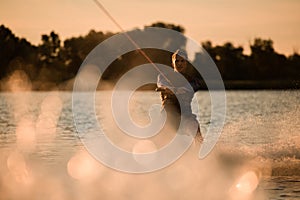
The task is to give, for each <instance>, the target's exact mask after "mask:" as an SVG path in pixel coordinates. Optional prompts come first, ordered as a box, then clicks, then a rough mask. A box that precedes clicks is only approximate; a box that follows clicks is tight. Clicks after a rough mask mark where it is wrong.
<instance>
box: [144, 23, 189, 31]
mask: <svg viewBox="0 0 300 200" xmlns="http://www.w3.org/2000/svg"><path fill="white" fill-rule="evenodd" d="M145 27H159V28H167V29H171V30H174V31H178V32H180V33H184V32H185V29H184V28H183V27H182V26H180V25H175V24H168V23H164V22H155V23H153V24H151V25H149V26H145Z"/></svg>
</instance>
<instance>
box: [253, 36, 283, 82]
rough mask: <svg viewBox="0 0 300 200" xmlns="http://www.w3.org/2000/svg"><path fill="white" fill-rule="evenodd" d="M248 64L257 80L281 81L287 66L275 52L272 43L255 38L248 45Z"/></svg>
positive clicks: (281, 56)
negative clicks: (249, 51)
mask: <svg viewBox="0 0 300 200" xmlns="http://www.w3.org/2000/svg"><path fill="white" fill-rule="evenodd" d="M250 49H251V55H250V63H251V65H252V70H251V71H252V73H254V74H256V78H257V79H261V80H270V79H282V78H285V77H282V76H284V74H283V73H282V72H283V71H284V67H286V65H287V62H286V61H287V60H286V57H285V56H284V55H281V54H278V53H276V52H275V50H274V47H273V41H272V40H270V39H268V40H263V39H260V38H255V39H254V42H253V43H252V44H251V45H250Z"/></svg>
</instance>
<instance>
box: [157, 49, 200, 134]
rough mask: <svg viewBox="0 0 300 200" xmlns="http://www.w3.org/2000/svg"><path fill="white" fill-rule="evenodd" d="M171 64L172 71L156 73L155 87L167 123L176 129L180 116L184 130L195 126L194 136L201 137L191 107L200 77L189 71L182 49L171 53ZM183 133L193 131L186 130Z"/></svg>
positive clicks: (198, 87)
mask: <svg viewBox="0 0 300 200" xmlns="http://www.w3.org/2000/svg"><path fill="white" fill-rule="evenodd" d="M172 66H173V69H174V71H173V72H172V73H167V74H159V75H158V78H157V89H156V91H159V92H161V100H162V108H163V109H164V110H165V111H166V112H167V123H168V124H171V125H172V126H173V127H174V128H175V129H176V130H177V129H178V127H179V124H180V122H181V117H182V119H183V122H184V124H185V126H187V127H185V128H186V130H188V129H189V128H191V127H195V126H196V128H197V135H196V136H198V137H199V138H202V137H201V132H200V127H199V124H198V121H197V119H196V115H195V114H193V113H192V108H191V102H192V99H193V96H194V93H195V92H196V91H197V90H199V89H200V78H199V77H197V76H196V75H195V74H193V73H192V72H191V71H192V70H191V69H190V67H189V66H188V62H187V54H186V52H185V51H183V50H177V51H176V52H175V53H174V54H173V55H172ZM194 130H195V129H194ZM185 134H193V133H189V132H188V131H186V133H185Z"/></svg>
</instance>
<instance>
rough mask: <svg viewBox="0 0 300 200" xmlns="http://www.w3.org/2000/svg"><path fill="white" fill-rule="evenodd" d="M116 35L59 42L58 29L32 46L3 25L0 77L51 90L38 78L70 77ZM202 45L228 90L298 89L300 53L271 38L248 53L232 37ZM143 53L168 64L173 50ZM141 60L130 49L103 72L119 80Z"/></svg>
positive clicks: (49, 80)
mask: <svg viewBox="0 0 300 200" xmlns="http://www.w3.org/2000/svg"><path fill="white" fill-rule="evenodd" d="M149 26H152V27H163V28H168V29H172V30H175V31H179V32H181V33H184V31H185V29H184V28H183V27H182V26H180V25H174V24H166V23H163V22H157V23H153V24H151V25H149ZM114 34H115V33H112V32H106V33H104V32H102V31H95V30H91V31H90V32H89V33H88V34H87V35H85V36H79V37H71V38H68V39H66V40H64V41H61V39H60V37H59V35H58V33H56V32H54V31H52V32H50V33H49V34H43V35H42V36H41V43H40V44H39V45H32V44H31V43H30V42H28V41H27V40H26V39H24V38H19V37H17V36H15V34H14V33H13V32H12V31H11V30H10V29H9V28H8V27H6V26H4V25H1V26H0V80H2V81H5V80H6V79H7V78H8V77H9V76H11V75H12V74H13V73H14V72H15V71H16V70H22V71H23V72H24V73H25V74H26V75H27V76H28V79H29V80H31V82H32V83H33V84H34V88H33V89H37V90H39V89H44V90H45V89H48V88H47V87H39V84H38V83H49V84H48V86H49V85H59V84H61V83H64V82H66V81H68V80H72V79H73V78H74V77H75V76H76V74H77V72H78V70H79V67H80V65H81V64H82V62H83V60H84V59H85V57H86V56H87V55H88V54H89V52H90V51H91V50H92V49H93V48H94V47H95V46H96V45H98V44H99V43H101V42H102V41H104V40H105V39H107V38H109V37H111V36H112V35H114ZM202 46H203V48H204V49H205V50H206V51H207V52H208V53H209V55H210V56H211V58H212V59H213V60H214V62H215V63H216V65H217V67H218V69H219V71H220V73H221V76H222V78H223V80H224V82H225V86H226V87H227V88H229V89H230V88H231V89H236V88H238V89H251V88H274V89H276V88H291V89H298V88H300V86H299V82H300V55H299V54H298V53H296V52H295V53H294V54H292V55H289V56H285V55H283V54H280V53H277V52H276V51H275V49H274V47H273V41H272V40H271V39H261V38H255V39H254V40H253V41H252V42H251V43H250V50H251V53H250V55H246V54H244V53H243V50H244V49H243V47H242V46H234V45H233V44H232V43H231V42H227V43H225V44H223V45H213V44H212V42H211V41H205V42H202ZM145 52H146V53H147V54H148V55H149V57H150V58H151V59H152V60H153V61H155V62H159V63H162V64H166V65H170V55H171V53H170V52H163V51H160V52H157V51H154V50H151V49H146V50H145ZM143 63H147V60H145V58H143V57H142V56H141V55H140V54H139V53H138V52H130V53H128V54H126V55H123V56H122V58H120V59H116V60H115V61H114V62H113V63H112V64H111V65H110V66H109V68H108V69H107V70H106V71H105V72H104V74H103V76H102V79H104V80H108V81H116V80H117V79H118V78H119V77H120V76H121V75H122V74H124V73H125V72H126V71H128V70H129V69H131V68H133V67H134V66H137V65H139V64H143ZM46 85H47V84H46ZM2 90H3V88H2Z"/></svg>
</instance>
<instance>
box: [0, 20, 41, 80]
mask: <svg viewBox="0 0 300 200" xmlns="http://www.w3.org/2000/svg"><path fill="white" fill-rule="evenodd" d="M36 56H37V50H36V47H34V46H33V45H31V44H30V43H29V42H28V41H27V40H25V39H23V38H22V39H20V38H18V37H16V36H15V35H14V34H13V33H12V31H11V30H10V29H8V28H7V27H5V26H4V25H1V26H0V79H2V78H4V77H6V76H8V75H9V74H11V73H12V72H13V71H14V70H24V71H25V73H27V75H28V76H29V77H30V78H33V76H34V75H35V73H34V72H35V70H34V67H33V66H34V64H35V62H36Z"/></svg>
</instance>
